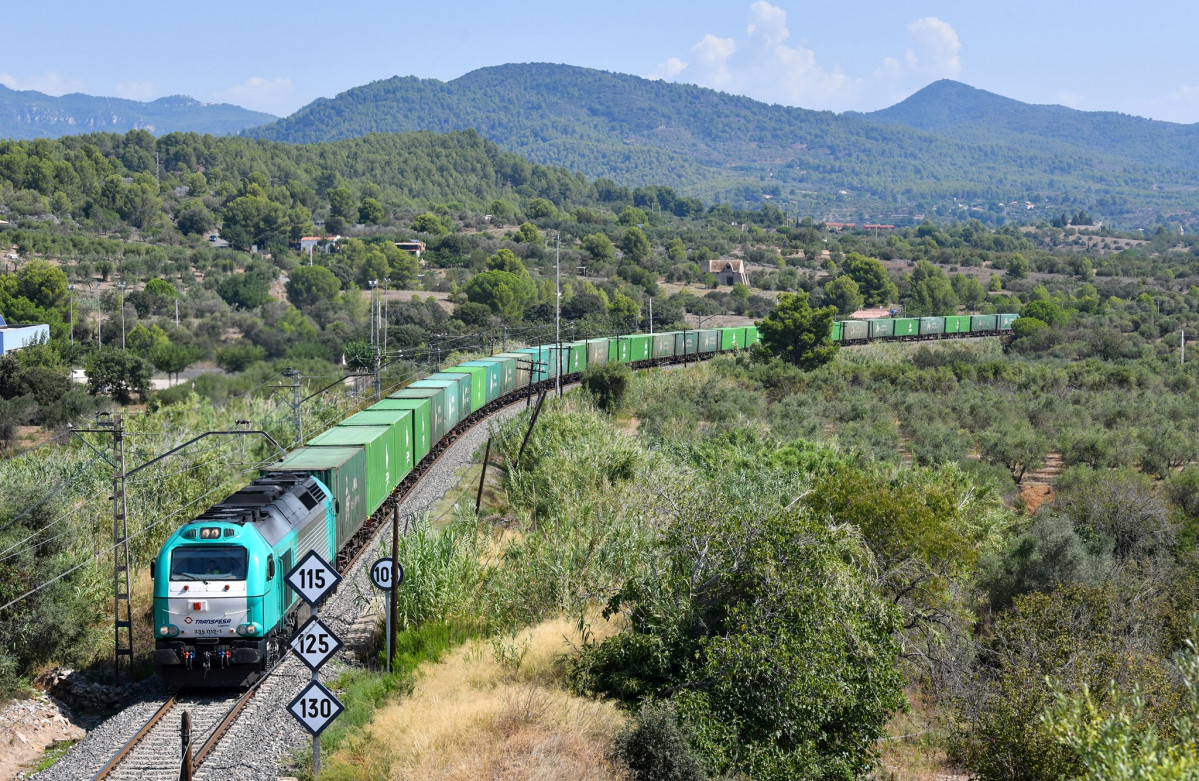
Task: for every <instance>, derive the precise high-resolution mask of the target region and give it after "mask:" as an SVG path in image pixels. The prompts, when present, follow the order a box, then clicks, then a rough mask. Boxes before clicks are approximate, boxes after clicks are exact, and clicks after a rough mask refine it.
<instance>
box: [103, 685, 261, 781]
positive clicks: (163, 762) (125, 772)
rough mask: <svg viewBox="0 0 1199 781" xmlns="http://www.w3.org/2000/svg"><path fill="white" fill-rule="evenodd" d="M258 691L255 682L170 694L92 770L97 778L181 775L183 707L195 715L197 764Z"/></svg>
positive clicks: (171, 780)
mask: <svg viewBox="0 0 1199 781" xmlns="http://www.w3.org/2000/svg"><path fill="white" fill-rule="evenodd" d="M254 691H255V689H254V688H251V689H249V690H247V691H246V692H244V693H242V694H234V695H225V694H180V693H176V694H174V695H172V696H171V697H170V698H169V699H168V700H167V701H166V702H164V703H163V704H162V706H161V707H160V708H159V709H158V710H156V711H155V712H154V714H153V715H152V716H150V718H149V720H148V721H147V722H146V723H145V725H143V726H142V728H141V729H139V730H138V731H137V733H136V734H135V735H134V736H133V737H132V738H130V739H129V742H127V743H126V744H125V745H124V746H122V747H121V750H120V751H118V752H117V753H116V755H115V756H113V758H112V759H110V760H109V761H108V764H106V765H105V766H104V767H103V768H101V769H100V772H98V773H96V775H94V776H92V779H93V781H101V779H106V780H107V781H160V780H161V781H177V779H178V778H179V766H180V763H181V751H180V749H181V742H180V731H179V728H180V724H181V722H182V716H183V713H184V712H185V711H186V712H187V713H188V714H189V715H190V717H191V735H192V742H191V745H192V747H193V749H192V752H193V753H192V756H193V762H192V764H193V766H196V765H199V764H200V763H201V762H203V757H206V756H207V754H208V752H209V751H211V749H212V747H213V746H215V745H216V742H217V741H219V740H220V738H221V736H222V735H223V734H224V732H225V730H227V729H228V728H229V725H230V724H232V723H233V721H234V719H236V718H237V714H238V713H239V712H240V711H241V708H242V707H244V705H245V703H246V702H248V701H249V698H250V697H252V696H253V694H252V692H254ZM197 746H198V747H199V750H196V748H195V747H197Z"/></svg>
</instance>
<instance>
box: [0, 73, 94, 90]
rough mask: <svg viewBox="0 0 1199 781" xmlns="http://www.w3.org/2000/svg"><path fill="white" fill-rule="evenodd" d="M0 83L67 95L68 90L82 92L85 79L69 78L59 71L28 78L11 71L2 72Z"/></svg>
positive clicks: (23, 88)
mask: <svg viewBox="0 0 1199 781" xmlns="http://www.w3.org/2000/svg"><path fill="white" fill-rule="evenodd" d="M0 84H3V85H4V86H6V87H8V88H9V89H15V90H34V91H36V92H44V93H46V94H47V95H65V94H67V93H68V92H82V91H83V88H84V84H83V81H81V80H80V79H72V78H68V77H66V76H64V75H62V74H61V73H59V72H58V71H46V72H45V73H43V74H41V75H38V76H31V77H29V78H27V79H23V78H19V77H17V76H13V75H12V74H10V73H0Z"/></svg>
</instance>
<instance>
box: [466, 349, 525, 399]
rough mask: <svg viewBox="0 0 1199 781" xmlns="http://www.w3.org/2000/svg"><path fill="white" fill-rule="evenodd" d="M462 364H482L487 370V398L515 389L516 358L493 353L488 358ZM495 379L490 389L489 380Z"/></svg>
mask: <svg viewBox="0 0 1199 781" xmlns="http://www.w3.org/2000/svg"><path fill="white" fill-rule="evenodd" d="M462 365H463V366H474V365H478V366H482V367H483V368H484V369H486V370H487V400H488V401H495V400H496V399H498V398H500V397H501V396H506V395H508V394H509V393H511V392H512V391H514V390H516V360H515V359H513V358H506V357H504V356H501V355H493V356H491V357H490V358H480V359H479V360H477V361H467V362H466V363H464V364H462ZM492 379H494V380H495V383H496V384H495V389H494V391H493V390H492V387H491V382H492Z"/></svg>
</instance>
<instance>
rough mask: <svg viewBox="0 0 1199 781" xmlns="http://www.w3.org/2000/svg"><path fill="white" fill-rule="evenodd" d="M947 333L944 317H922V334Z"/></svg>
mask: <svg viewBox="0 0 1199 781" xmlns="http://www.w3.org/2000/svg"><path fill="white" fill-rule="evenodd" d="M943 333H945V318H944V317H922V318H920V335H921V336H932V335H934V334H943Z"/></svg>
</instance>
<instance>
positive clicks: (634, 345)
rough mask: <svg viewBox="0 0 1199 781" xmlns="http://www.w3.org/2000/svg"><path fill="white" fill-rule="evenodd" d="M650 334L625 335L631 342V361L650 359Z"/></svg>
mask: <svg viewBox="0 0 1199 781" xmlns="http://www.w3.org/2000/svg"><path fill="white" fill-rule="evenodd" d="M650 339H651V337H650V335H649V334H632V335H631V336H626V337H624V340H625V341H627V342H628V344H629V362H630V363H637V362H638V361H648V360H649V357H650Z"/></svg>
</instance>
